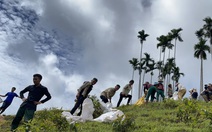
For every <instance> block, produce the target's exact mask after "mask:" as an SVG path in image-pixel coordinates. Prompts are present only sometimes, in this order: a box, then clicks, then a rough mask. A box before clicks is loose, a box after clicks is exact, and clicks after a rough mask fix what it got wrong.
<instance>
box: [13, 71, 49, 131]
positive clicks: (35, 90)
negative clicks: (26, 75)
mask: <svg viewBox="0 0 212 132" xmlns="http://www.w3.org/2000/svg"><path fill="white" fill-rule="evenodd" d="M41 80H42V76H41V75H40V74H34V75H33V83H34V85H29V86H28V87H26V88H25V89H24V90H22V91H21V92H20V98H21V99H22V100H23V103H22V104H21V106H20V108H19V109H18V112H17V114H16V115H15V118H14V119H13V121H12V124H11V131H14V130H15V129H16V128H17V127H18V125H19V123H20V121H21V120H22V118H23V117H24V121H25V122H26V123H27V122H28V121H31V120H32V119H33V117H34V113H35V111H36V108H37V105H39V104H43V103H45V102H46V101H48V100H50V99H51V95H50V93H49V91H48V89H47V88H46V87H45V86H43V85H41V84H40V82H41ZM26 92H28V97H27V98H25V97H24V93H26ZM44 95H45V96H46V98H45V99H43V100H40V99H41V98H42V97H43V96H44Z"/></svg>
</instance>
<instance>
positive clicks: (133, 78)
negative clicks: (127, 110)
mask: <svg viewBox="0 0 212 132" xmlns="http://www.w3.org/2000/svg"><path fill="white" fill-rule="evenodd" d="M134 72H135V70H134V69H133V72H132V80H133V79H134ZM131 95H133V85H132V89H131ZM132 97H133V96H132ZM130 103H131V104H132V98H131V101H130Z"/></svg>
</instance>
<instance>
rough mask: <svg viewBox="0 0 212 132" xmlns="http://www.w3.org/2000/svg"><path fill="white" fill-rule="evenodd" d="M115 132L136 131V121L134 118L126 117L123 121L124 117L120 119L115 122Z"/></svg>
mask: <svg viewBox="0 0 212 132" xmlns="http://www.w3.org/2000/svg"><path fill="white" fill-rule="evenodd" d="M112 126H113V131H114V132H128V131H132V130H134V129H135V119H134V117H132V116H126V118H125V119H124V120H123V116H121V117H119V118H118V119H116V120H115V121H114V122H113V125H112Z"/></svg>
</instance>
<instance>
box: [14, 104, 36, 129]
mask: <svg viewBox="0 0 212 132" xmlns="http://www.w3.org/2000/svg"><path fill="white" fill-rule="evenodd" d="M34 113H35V110H29V109H27V108H26V107H25V106H24V107H20V108H19V109H18V112H17V113H16V116H15V118H14V119H13V121H12V124H11V130H15V129H16V128H17V127H18V125H19V123H20V121H21V120H22V118H23V116H24V122H28V121H30V120H32V119H33V117H34Z"/></svg>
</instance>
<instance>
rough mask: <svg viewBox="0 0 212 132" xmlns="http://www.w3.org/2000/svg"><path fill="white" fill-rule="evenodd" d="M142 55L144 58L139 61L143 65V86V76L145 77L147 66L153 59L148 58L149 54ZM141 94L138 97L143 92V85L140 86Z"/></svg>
mask: <svg viewBox="0 0 212 132" xmlns="http://www.w3.org/2000/svg"><path fill="white" fill-rule="evenodd" d="M144 55H145V57H144V58H142V59H141V60H142V62H143V63H144V73H143V80H142V84H144V78H145V75H146V73H147V72H146V70H147V66H148V65H149V64H150V63H151V62H153V59H152V58H151V57H150V54H148V53H144ZM141 89H142V90H141V94H140V96H142V92H143V85H142V87H141Z"/></svg>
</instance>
